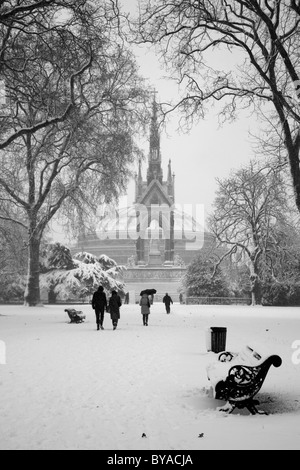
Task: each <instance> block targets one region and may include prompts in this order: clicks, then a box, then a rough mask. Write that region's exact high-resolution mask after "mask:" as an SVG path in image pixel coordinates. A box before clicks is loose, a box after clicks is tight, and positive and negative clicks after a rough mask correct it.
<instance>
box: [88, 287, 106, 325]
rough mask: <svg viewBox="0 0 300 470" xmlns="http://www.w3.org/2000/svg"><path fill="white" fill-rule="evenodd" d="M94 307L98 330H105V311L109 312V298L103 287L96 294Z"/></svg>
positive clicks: (93, 300)
mask: <svg viewBox="0 0 300 470" xmlns="http://www.w3.org/2000/svg"><path fill="white" fill-rule="evenodd" d="M92 307H93V309H94V310H95V315H96V324H97V330H100V328H101V330H104V328H103V321H104V311H105V310H106V311H107V298H106V294H105V292H104V289H103V287H102V286H99V287H98V290H97V291H96V292H95V293H94V295H93V299H92Z"/></svg>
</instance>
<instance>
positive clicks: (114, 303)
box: [108, 290, 122, 330]
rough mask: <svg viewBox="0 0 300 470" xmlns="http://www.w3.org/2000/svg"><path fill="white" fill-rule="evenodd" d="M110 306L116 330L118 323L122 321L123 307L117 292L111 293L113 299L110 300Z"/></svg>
mask: <svg viewBox="0 0 300 470" xmlns="http://www.w3.org/2000/svg"><path fill="white" fill-rule="evenodd" d="M108 304H109V312H110V317H111V321H112V324H113V327H114V330H115V329H116V328H117V326H118V321H119V319H120V307H121V305H122V301H121V297H120V296H119V295H118V293H117V292H116V291H115V290H113V291H112V292H111V298H110V299H109V303H108Z"/></svg>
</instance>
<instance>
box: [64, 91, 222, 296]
mask: <svg viewBox="0 0 300 470" xmlns="http://www.w3.org/2000/svg"><path fill="white" fill-rule="evenodd" d="M191 171H193V170H192V169H191ZM194 209H196V208H194ZM203 225H204V221H203ZM203 225H202V224H201V223H199V221H198V220H196V219H195V215H194V214H188V213H186V212H184V207H179V206H178V205H176V202H175V175H174V173H172V167H171V160H170V161H169V163H168V170H167V178H166V179H165V180H164V179H163V170H162V155H161V149H160V134H159V128H158V119H157V104H156V101H155V100H154V101H153V109H152V118H151V124H150V146H149V156H148V169H147V176H146V179H145V180H144V179H143V175H142V165H141V161H140V162H139V167H138V172H137V174H136V175H135V201H134V203H133V205H132V206H131V207H128V208H125V209H121V210H119V211H115V212H111V213H109V214H106V215H105V216H104V217H103V218H102V219H101V220H99V223H98V224H97V229H96V230H95V231H94V232H93V233H89V234H88V235H85V236H82V237H81V238H80V239H79V240H78V244H77V246H76V247H74V249H73V251H75V250H77V251H79V250H80V251H81V250H82V251H87V252H90V253H93V254H94V255H96V256H100V255H102V254H106V255H107V256H109V257H111V258H113V259H114V260H115V261H116V262H117V263H118V264H120V265H126V266H128V270H127V272H125V274H124V281H125V282H126V281H129V284H130V283H131V284H132V282H133V283H134V287H135V290H136V289H137V290H138V289H139V287H137V285H136V284H137V283H138V281H139V279H142V278H143V279H144V281H142V284H140V285H141V287H142V285H144V284H143V283H147V282H148V284H149V281H151V280H152V279H153V280H154V279H155V278H156V279H157V281H158V280H159V279H160V280H164V281H166V282H165V283H164V286H163V290H165V289H167V288H168V287H169V288H168V290H169V292H173V295H174V290H173V289H175V285H174V280H175V281H176V282H177V284H176V290H175V292H176V291H177V288H178V286H179V281H180V278H181V277H182V275H183V274H184V271H185V266H186V265H187V264H189V263H190V262H191V261H192V260H193V259H194V258H195V257H196V256H197V255H198V254H199V253H200V252H203V250H205V251H207V250H209V251H212V250H213V247H214V246H215V241H214V237H213V236H212V235H211V234H210V233H207V232H205V231H204V228H203ZM166 270H169V271H166ZM176 272H178V275H176ZM126 273H127V274H126ZM168 276H169V279H172V283H173V284H172V285H170V283H169V284H168V282H169V281H168ZM150 283H151V282H150ZM131 287H133V286H131ZM152 287H153V286H152ZM177 295H179V293H178V294H177Z"/></svg>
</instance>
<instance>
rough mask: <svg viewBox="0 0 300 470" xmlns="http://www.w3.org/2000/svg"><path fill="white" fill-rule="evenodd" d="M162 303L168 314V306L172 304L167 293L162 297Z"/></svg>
mask: <svg viewBox="0 0 300 470" xmlns="http://www.w3.org/2000/svg"><path fill="white" fill-rule="evenodd" d="M163 303H164V304H165V307H166V312H167V313H170V311H171V307H170V305H171V304H173V300H172V299H171V297H170V296H169V294H168V293H166V295H165V296H164V298H163Z"/></svg>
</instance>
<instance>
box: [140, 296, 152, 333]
mask: <svg viewBox="0 0 300 470" xmlns="http://www.w3.org/2000/svg"><path fill="white" fill-rule="evenodd" d="M140 306H141V314H142V315H143V324H144V326H148V319H149V315H150V300H149V297H148V295H147V294H143V295H142V297H141V299H140Z"/></svg>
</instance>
